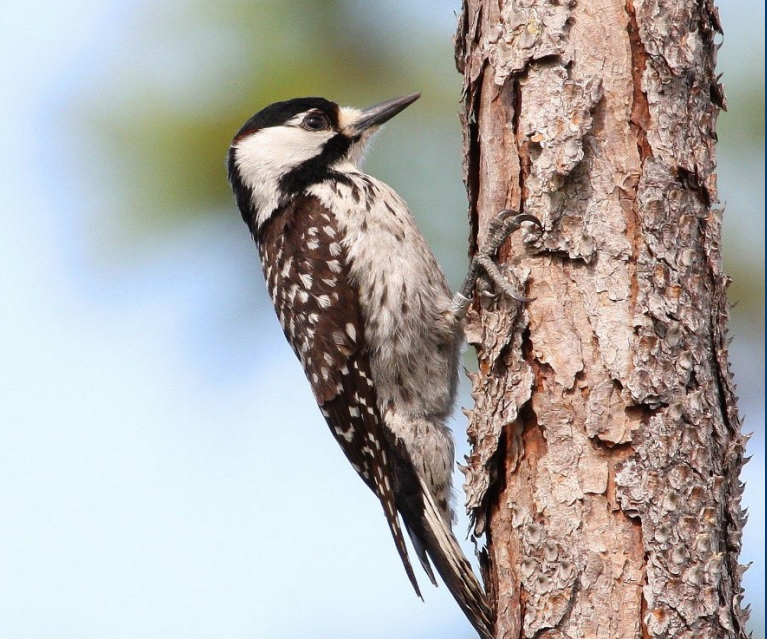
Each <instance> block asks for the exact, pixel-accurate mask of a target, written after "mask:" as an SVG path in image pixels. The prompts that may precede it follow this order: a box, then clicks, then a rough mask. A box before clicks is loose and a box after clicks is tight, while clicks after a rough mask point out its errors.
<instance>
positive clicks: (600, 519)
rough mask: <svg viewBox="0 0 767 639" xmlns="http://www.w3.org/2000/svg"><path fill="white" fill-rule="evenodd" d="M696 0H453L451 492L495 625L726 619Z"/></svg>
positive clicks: (730, 492) (742, 615)
mask: <svg viewBox="0 0 767 639" xmlns="http://www.w3.org/2000/svg"><path fill="white" fill-rule="evenodd" d="M720 33H721V26H720V24H719V19H718V15H717V11H716V9H715V7H714V6H713V3H712V1H711V0H699V1H693V0H665V1H661V0H646V1H642V0H598V1H595V2H583V1H582V2H577V3H576V2H575V1H574V0H514V1H512V0H464V6H463V9H462V15H461V17H460V22H459V27H458V33H457V37H456V60H457V64H458V68H459V71H461V72H462V73H463V75H464V95H463V99H464V103H463V112H462V123H463V129H464V154H465V158H464V160H465V161H464V178H465V182H466V186H467V189H468V193H469V207H470V210H469V217H470V222H471V246H472V252H473V251H474V250H475V249H476V247H477V245H478V244H481V243H482V239H483V234H484V233H485V232H486V229H487V227H488V224H489V221H490V220H491V219H492V218H493V217H494V216H495V215H497V213H498V212H499V211H501V210H502V209H505V208H511V209H514V210H517V211H520V212H526V213H532V214H534V215H536V216H538V217H539V218H540V220H541V221H542V222H543V225H544V230H543V233H541V234H539V233H536V232H534V231H533V230H525V231H521V232H519V233H517V234H516V235H515V236H514V237H512V238H511V240H510V241H509V242H507V245H506V247H505V248H504V250H502V251H501V255H500V258H501V261H502V262H504V263H505V268H506V274H507V276H508V277H510V278H511V279H512V280H513V281H515V282H517V283H518V285H519V288H520V290H524V291H526V293H527V294H528V295H530V296H535V298H536V299H535V300H534V301H532V302H530V303H528V304H526V305H524V306H520V305H519V304H517V303H516V302H514V301H513V300H509V299H505V298H500V297H495V298H478V299H477V300H475V302H474V305H473V306H472V309H471V311H470V314H469V322H468V325H467V336H468V339H469V341H470V343H472V344H473V345H474V346H475V347H476V349H477V354H478V359H479V372H478V373H477V374H476V375H475V376H472V383H473V397H474V400H475V402H476V404H475V408H474V410H473V411H472V412H471V413H470V424H469V439H470V442H471V444H472V452H471V455H470V457H469V458H468V459H467V467H466V469H465V471H464V472H465V474H466V494H467V507H468V509H469V512H470V514H471V515H472V517H473V521H474V522H475V533H476V534H478V535H481V534H485V535H486V541H487V546H486V550H485V551H484V553H483V556H482V558H481V559H482V561H481V563H482V569H483V573H484V577H485V582H486V584H487V588H488V591H489V593H490V598H491V600H492V601H493V602H494V605H495V607H496V613H497V627H496V633H497V637H499V638H508V639H511V638H516V637H531V638H532V637H536V638H544V637H582V638H586V639H590V638H592V637H593V638H598V637H604V638H606V639H607V638H610V639H613V638H616V637H642V638H645V637H691V638H692V637H694V638H695V639H701V638H703V637H744V636H745V622H746V619H747V616H748V612H747V611H744V610H743V609H742V608H741V605H740V599H741V595H742V589H741V586H740V581H741V579H740V577H741V574H742V570H743V569H742V567H741V566H739V564H738V555H739V552H740V547H741V530H742V527H743V524H744V521H745V516H744V513H743V512H742V511H741V508H740V497H741V493H742V484H741V482H740V480H739V474H740V469H741V466H742V464H743V450H744V444H745V438H744V437H743V436H742V435H741V433H740V418H739V415H738V412H737V406H736V400H737V398H736V397H735V394H734V386H733V383H732V376H731V373H730V370H729V364H728V355H727V340H726V331H727V320H728V305H727V301H726V296H725V288H726V286H727V283H728V280H727V277H726V276H725V275H724V273H723V271H722V260H721V253H720V229H721V219H722V211H721V210H720V209H718V208H716V207H715V206H714V204H715V203H716V202H717V195H716V174H715V172H714V171H715V153H714V146H715V142H716V130H715V125H716V118H717V114H718V112H719V110H720V109H721V108H723V107H724V94H723V90H722V87H721V86H720V85H719V84H718V81H717V80H718V79H717V77H716V76H715V61H716V51H717V48H718V45H717V44H716V41H715V38H716V37H717V34H720Z"/></svg>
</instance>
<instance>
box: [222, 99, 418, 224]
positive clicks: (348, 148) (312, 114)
mask: <svg viewBox="0 0 767 639" xmlns="http://www.w3.org/2000/svg"><path fill="white" fill-rule="evenodd" d="M420 95H421V94H420V93H414V94H412V95H406V96H403V97H401V98H395V99H394V100H388V101H387V102H381V103H380V104H376V105H375V106H372V107H369V108H367V109H355V108H351V107H339V106H338V105H337V104H336V103H335V102H330V101H329V100H325V99H324V98H296V99H294V100H287V101H285V102H275V103H274V104H270V105H269V106H268V107H266V108H264V109H262V110H261V111H259V112H258V113H256V114H255V115H254V116H253V117H252V118H250V119H249V120H248V121H247V122H246V123H245V124H244V125H243V126H242V128H241V129H240V130H239V131H238V132H237V134H236V135H235V136H234V139H233V140H232V144H231V147H230V148H229V156H228V162H227V164H228V169H229V182H230V183H231V185H232V190H233V191H234V194H235V197H236V199H237V204H238V206H239V208H240V212H241V213H242V215H243V217H244V218H245V221H246V222H247V223H248V224H249V225H251V228H257V227H258V226H260V225H261V224H262V223H263V222H264V221H266V220H267V219H268V218H269V216H270V215H271V213H272V212H273V211H274V210H275V209H276V208H277V207H278V206H280V205H282V204H284V203H285V202H286V201H287V200H288V199H289V198H290V197H292V196H293V195H296V194H299V193H302V192H304V191H305V190H306V188H307V187H309V186H311V185H312V184H316V183H317V182H321V181H323V180H325V179H328V178H331V177H332V176H333V174H334V173H338V172H342V171H344V170H349V169H353V168H356V166H357V164H358V162H359V161H360V160H361V159H362V156H363V154H364V152H365V147H366V146H367V143H368V141H369V140H370V137H371V136H372V134H373V133H375V131H377V130H378V128H379V127H380V126H381V125H382V124H383V123H384V122H386V121H387V120H389V119H391V118H392V117H394V116H395V115H397V113H399V112H400V111H402V110H403V109H404V108H405V107H407V106H409V105H410V104H412V103H413V102H415V101H416V100H417V99H418V98H419V97H420ZM253 225H255V226H253Z"/></svg>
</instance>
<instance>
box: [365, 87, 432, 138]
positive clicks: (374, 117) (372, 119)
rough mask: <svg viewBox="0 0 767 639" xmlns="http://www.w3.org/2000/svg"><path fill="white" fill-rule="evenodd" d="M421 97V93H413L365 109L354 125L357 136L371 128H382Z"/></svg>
mask: <svg viewBox="0 0 767 639" xmlns="http://www.w3.org/2000/svg"><path fill="white" fill-rule="evenodd" d="M420 97H421V94H420V93H413V94H411V95H404V96H402V97H401V98H394V99H393V100H387V101H386V102H381V103H380V104H376V105H375V106H372V107H368V108H367V109H363V110H362V113H361V115H360V117H359V119H358V120H357V121H356V122H355V123H354V124H353V125H352V128H353V129H354V133H355V135H359V134H360V133H362V132H363V131H365V130H367V129H369V128H371V127H374V126H380V125H381V124H383V123H384V122H387V121H388V120H391V119H392V118H393V117H394V116H395V115H397V114H398V113H399V112H400V111H402V110H403V109H405V108H406V107H408V106H410V105H411V104H413V102H415V101H416V100H417V99H418V98H420Z"/></svg>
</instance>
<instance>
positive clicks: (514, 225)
mask: <svg viewBox="0 0 767 639" xmlns="http://www.w3.org/2000/svg"><path fill="white" fill-rule="evenodd" d="M523 222H530V223H531V224H534V225H535V226H537V227H538V228H539V229H541V230H542V229H543V225H542V224H541V221H540V220H539V219H538V218H537V217H535V216H534V215H530V214H529V213H517V212H516V211H512V210H510V209H506V210H503V211H501V212H500V213H499V214H498V215H497V216H496V217H495V219H493V221H492V222H490V228H489V230H488V233H487V239H486V240H485V244H484V245H483V246H482V247H481V248H480V249H479V250H478V251H477V254H476V255H475V256H474V259H472V261H471V264H470V265H469V272H468V273H467V275H466V279H465V280H464V283H463V286H461V289H460V290H459V291H458V292H457V293H456V294H455V296H454V297H453V305H452V308H451V311H452V313H453V315H454V316H455V317H456V319H463V318H464V317H465V316H466V311H467V310H468V308H469V304H471V297H472V295H473V294H474V290H475V288H476V289H477V290H478V292H479V294H480V295H482V296H483V297H495V293H493V292H492V291H491V289H490V284H492V285H493V286H494V287H495V289H496V291H500V292H501V293H504V294H505V295H508V296H509V297H511V298H512V299H515V300H517V301H518V302H523V303H524V302H531V301H532V300H534V299H535V298H533V297H526V296H524V295H522V294H521V293H519V292H518V291H516V290H515V289H514V287H513V286H512V285H511V284H510V283H509V281H508V280H507V279H506V278H505V277H504V276H503V274H502V273H501V269H500V268H499V266H498V264H497V263H496V261H495V254H496V253H497V251H498V249H499V248H500V247H501V245H502V244H503V243H504V242H505V241H506V238H507V237H509V235H511V234H512V233H514V231H517V230H519V228H520V227H521V226H522V223H523Z"/></svg>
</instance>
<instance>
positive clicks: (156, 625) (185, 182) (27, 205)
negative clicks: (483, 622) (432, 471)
mask: <svg viewBox="0 0 767 639" xmlns="http://www.w3.org/2000/svg"><path fill="white" fill-rule="evenodd" d="M719 6H720V8H721V14H722V22H723V23H724V27H725V31H726V35H725V40H724V46H723V48H722V49H721V52H720V63H719V70H720V71H721V72H723V73H724V77H723V81H724V83H725V85H726V90H727V94H728V97H729V107H730V109H729V112H728V113H726V114H723V115H722V116H721V118H720V121H719V137H720V144H719V168H720V179H719V186H720V193H721V199H722V201H723V202H725V203H726V216H725V226H724V251H725V259H726V267H727V270H728V272H729V274H730V275H731V276H732V278H733V280H734V283H733V286H732V287H731V289H730V294H731V299H732V301H734V302H737V306H736V307H735V308H734V309H733V321H732V326H731V329H732V330H731V332H732V335H733V336H734V341H733V344H732V361H733V365H734V369H735V374H736V381H737V382H738V387H739V393H740V397H741V404H740V407H741V411H742V412H743V413H744V414H745V416H746V425H745V430H746V431H754V432H755V435H754V437H753V439H752V440H751V442H750V452H751V453H752V454H753V455H754V458H753V459H752V461H751V463H750V464H748V465H747V466H746V469H745V471H744V475H743V479H744V480H745V481H746V493H745V502H746V504H747V505H748V506H750V512H751V520H750V523H749V525H748V528H747V529H746V536H745V545H744V550H743V561H744V562H754V565H753V567H752V568H751V570H750V571H748V572H747V573H746V577H745V584H746V595H747V600H748V601H749V602H750V603H751V605H752V607H753V616H752V628H753V629H754V631H755V636H757V637H764V588H763V586H764V563H765V562H764V509H763V503H764V168H765V167H764V5H763V3H762V2H761V1H760V0H720V2H719ZM458 8H459V1H458V0H451V1H450V2H440V1H438V0H430V1H423V2H411V1H410V0H386V1H383V0H378V1H376V0H368V1H363V0H358V1H352V0H348V1H344V0H322V1H313V2H299V1H297V0H261V1H250V2H246V1H244V0H243V1H235V0H232V1H228V2H225V1H219V2H203V1H202V0H162V1H160V0H156V1H153V2H148V1H145V0H100V1H98V2H97V1H88V0H69V1H68V2H66V3H65V2H55V1H49V2H44V1H40V0H26V1H25V2H16V3H10V2H6V3H3V6H2V8H1V9H0V69H2V74H1V76H0V77H2V85H0V144H1V145H2V153H1V154H0V176H1V177H2V179H1V180H0V184H1V185H2V198H1V199H0V212H1V215H0V300H1V301H0V309H1V310H0V366H1V367H2V368H0V371H1V372H0V375H2V383H1V384H0V636H2V637H4V638H6V639H22V638H23V639H32V638H46V639H50V638H59V637H73V638H78V639H103V638H104V637H109V638H110V639H120V638H126V639H128V638H141V639H150V638H157V639H169V638H176V637H178V638H184V639H196V638H201V639H202V638H212V637H226V638H238V637H243V638H244V637H248V638H269V639H283V638H301V639H303V638H325V637H338V638H347V637H348V638H352V637H366V638H370V639H379V638H380V639H384V638H390V637H398V638H404V639H416V638H423V637H440V638H445V639H460V638H464V637H465V638H468V637H472V636H473V635H472V632H471V629H470V628H469V626H468V624H467V623H466V622H465V620H464V619H463V617H462V615H461V613H460V612H459V611H458V608H457V607H456V606H455V605H454V604H453V603H452V601H451V600H450V597H449V595H448V594H447V592H446V590H445V588H444V587H441V588H439V589H436V590H434V589H431V588H430V587H426V590H425V594H426V603H421V602H420V601H418V600H417V599H416V598H415V596H414V595H413V593H412V591H411V590H410V587H409V585H408V583H407V580H406V578H405V575H404V573H403V570H402V567H401V565H400V564H399V561H398V559H397V557H396V554H395V551H394V547H393V544H392V543H391V539H390V538H389V533H388V531H387V528H386V526H385V525H384V523H383V517H382V515H381V511H380V507H379V506H378V505H377V503H376V501H375V500H374V499H373V498H372V497H371V495H370V494H369V492H368V491H367V489H366V488H365V487H364V486H363V484H362V482H360V481H359V480H358V479H357V478H356V476H355V475H354V473H353V471H352V470H351V468H350V467H349V466H348V464H347V463H346V462H345V461H344V459H343V457H342V454H341V453H340V451H339V450H338V449H337V446H336V444H335V443H334V442H333V440H332V438H331V437H330V436H329V435H328V432H327V429H326V427H325V425H324V423H323V422H322V420H321V418H320V416H319V412H318V411H317V409H316V407H315V405H314V402H313V399H312V396H311V393H310V391H309V389H308V386H307V384H306V383H305V380H304V377H303V373H302V372H301V370H300V368H299V366H298V365H297V363H296V362H295V361H294V358H293V354H292V352H291V351H290V350H289V348H288V347H287V345H286V344H285V342H284V339H283V337H282V334H281V331H280V329H279V326H278V323H277V321H276V319H275V317H274V314H273V312H272V309H271V306H270V304H269V302H268V299H267V296H266V292H265V289H264V285H263V282H262V278H261V274H260V271H259V268H258V263H257V259H256V255H255V250H254V247H253V246H252V243H251V240H250V238H249V237H248V234H247V232H246V229H245V226H244V225H243V224H242V222H241V220H240V219H239V214H238V213H237V212H236V210H235V207H234V206H233V204H232V202H231V199H230V195H229V191H228V188H227V184H226V182H225V173H224V154H225V152H226V149H227V144H228V141H229V139H230V138H231V135H232V133H233V132H234V131H235V130H236V129H237V128H238V127H239V125H240V124H241V123H242V122H243V121H244V120H245V119H246V118H247V117H249V116H250V115H251V114H252V112H254V111H256V110H258V109H259V108H261V107H262V106H263V105H265V104H266V103H269V102H271V101H274V100H277V99H284V98H286V97H294V96H299V95H323V96H326V97H329V98H333V99H335V100H337V101H339V102H341V103H345V104H354V105H359V106H364V105H367V104H371V103H374V102H377V101H380V100H382V99H386V98H390V97H393V96H397V95H401V94H404V93H409V92H412V91H416V90H419V91H422V92H423V98H422V100H421V101H419V102H418V103H417V104H416V105H415V106H414V107H413V108H411V109H408V110H407V111H406V112H405V113H403V114H402V115H401V116H399V117H398V118H397V119H396V121H395V122H396V123H393V124H392V125H390V126H389V127H388V128H387V130H386V132H385V133H384V134H382V135H380V136H379V137H378V138H377V140H376V143H375V148H374V150H373V152H372V153H371V154H370V157H369V161H368V164H367V168H368V169H369V171H370V172H371V173H373V174H375V175H377V176H379V177H380V178H382V179H384V180H385V181H387V182H389V183H390V184H392V185H394V186H395V188H396V189H397V190H398V191H399V192H400V193H401V194H402V195H403V196H404V197H405V199H406V200H407V201H408V202H409V203H410V205H411V208H412V210H413V211H414V213H415V215H416V216H417V218H418V222H419V225H420V226H421V228H422V229H423V232H424V234H425V235H426V236H427V238H428V240H429V242H430V244H431V245H432V247H433V248H434V250H435V252H436V254H437V256H438V258H439V260H440V262H441V263H442V264H443V265H444V267H445V269H446V271H447V272H448V274H449V277H450V279H451V282H452V283H453V285H454V286H455V285H457V284H458V282H459V280H460V277H461V275H462V273H463V270H464V268H465V267H466V263H467V259H466V250H467V249H466V237H467V228H466V218H465V211H466V198H465V193H464V190H463V186H462V183H461V174H460V162H461V150H460V128H459V124H458V119H457V117H456V113H457V109H458V97H459V87H460V77H459V76H458V74H457V73H456V72H455V70H454V67H453V62H452V42H451V37H452V34H453V31H454V27H455V15H454V12H455V11H457V10H458ZM462 403H463V405H469V403H470V400H469V399H468V397H467V396H466V391H465V387H464V390H463V399H462ZM456 425H457V428H458V429H459V431H460V429H462V427H463V418H462V417H460V413H459V417H458V418H456ZM458 439H459V442H460V444H461V446H464V442H463V439H464V438H463V437H462V436H461V435H460V432H459V436H458ZM462 453H465V447H464V448H463V449H462V450H460V451H459V455H461V454H462ZM459 501H460V499H459ZM465 525H466V522H465V520H462V521H461V522H460V524H459V526H460V527H461V528H460V529H462V530H465ZM467 551H469V552H470V551H471V548H470V547H468V545H467ZM421 581H422V583H423V585H424V586H427V584H426V580H425V579H423V578H422V579H421Z"/></svg>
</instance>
